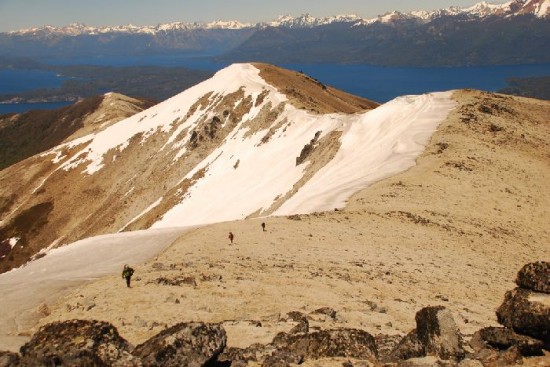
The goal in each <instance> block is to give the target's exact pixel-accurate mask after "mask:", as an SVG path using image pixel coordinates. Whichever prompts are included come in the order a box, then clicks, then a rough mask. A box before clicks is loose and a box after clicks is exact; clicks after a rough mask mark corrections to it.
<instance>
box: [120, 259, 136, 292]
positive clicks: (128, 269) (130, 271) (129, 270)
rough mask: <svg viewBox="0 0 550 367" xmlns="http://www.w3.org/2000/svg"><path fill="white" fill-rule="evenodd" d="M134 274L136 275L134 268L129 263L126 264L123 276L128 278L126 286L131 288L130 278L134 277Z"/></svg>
mask: <svg viewBox="0 0 550 367" xmlns="http://www.w3.org/2000/svg"><path fill="white" fill-rule="evenodd" d="M132 275H134V269H132V268H131V267H130V266H129V265H128V264H126V265H124V269H123V270H122V278H123V279H126V286H127V287H128V288H130V279H132Z"/></svg>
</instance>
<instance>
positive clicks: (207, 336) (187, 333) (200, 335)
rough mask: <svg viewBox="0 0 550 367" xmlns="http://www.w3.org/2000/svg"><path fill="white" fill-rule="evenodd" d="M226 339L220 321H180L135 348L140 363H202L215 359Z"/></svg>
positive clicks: (174, 364)
mask: <svg viewBox="0 0 550 367" xmlns="http://www.w3.org/2000/svg"><path fill="white" fill-rule="evenodd" d="M226 342H227V336H226V334H225V330H224V329H223V328H222V326H221V325H219V324H205V323H200V322H190V323H179V324H176V325H174V326H172V327H170V328H168V329H166V330H163V331H162V332H160V333H159V334H157V335H156V336H154V337H152V338H151V339H149V340H147V341H146V342H145V343H143V344H140V345H138V346H137V347H136V349H135V350H134V352H133V354H134V356H136V357H138V358H140V359H141V361H142V362H143V366H174V367H176V366H178V367H179V366H204V365H206V364H207V363H209V362H212V361H214V360H216V358H217V356H218V355H219V354H220V353H221V352H222V351H223V349H224V348H225V345H226Z"/></svg>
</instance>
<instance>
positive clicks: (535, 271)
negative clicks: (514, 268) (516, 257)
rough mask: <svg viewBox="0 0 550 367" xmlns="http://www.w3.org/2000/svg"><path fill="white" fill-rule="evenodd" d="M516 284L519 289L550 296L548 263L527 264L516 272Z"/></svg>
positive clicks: (549, 266) (549, 263) (549, 265)
mask: <svg viewBox="0 0 550 367" xmlns="http://www.w3.org/2000/svg"><path fill="white" fill-rule="evenodd" d="M516 284H517V285H518V286H519V287H520V288H525V289H530V290H532V291H535V292H541V293H546V294H550V262H547V261H538V262H535V263H531V264H527V265H525V266H524V267H523V268H521V270H520V271H519V272H518V276H517V278H516Z"/></svg>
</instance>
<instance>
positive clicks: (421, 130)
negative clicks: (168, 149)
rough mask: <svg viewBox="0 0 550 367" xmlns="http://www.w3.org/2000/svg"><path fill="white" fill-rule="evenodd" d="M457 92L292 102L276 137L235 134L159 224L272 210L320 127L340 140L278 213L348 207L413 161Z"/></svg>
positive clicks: (297, 176)
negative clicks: (375, 102) (319, 106)
mask: <svg viewBox="0 0 550 367" xmlns="http://www.w3.org/2000/svg"><path fill="white" fill-rule="evenodd" d="M451 94H452V92H445V93H433V94H427V95H422V96H406V97H400V98H397V99H395V100H393V101H391V102H389V103H387V104H385V105H383V106H381V107H378V108H377V109H375V110H372V111H369V112H366V113H363V114H355V115H346V114H331V115H321V116H319V115H312V114H308V113H306V112H304V111H303V110H298V109H296V108H294V107H291V106H288V105H287V107H286V109H285V111H284V113H283V114H282V115H281V116H280V119H283V120H286V121H289V123H288V124H287V125H285V126H284V127H283V128H281V129H279V130H278V131H277V132H276V135H275V136H274V137H273V138H272V139H271V140H270V141H269V142H267V143H263V144H261V140H262V137H263V136H264V133H262V132H259V133H256V134H254V135H252V136H250V137H248V138H245V137H244V136H245V134H246V131H244V130H239V131H237V133H236V134H234V135H230V136H228V138H227V139H226V141H224V142H223V143H222V144H220V146H219V147H218V149H216V150H215V151H214V152H212V153H211V154H210V155H209V157H207V158H206V159H205V160H203V161H202V162H201V163H200V164H199V165H197V166H196V167H195V169H194V170H193V171H191V172H190V173H189V174H188V175H187V177H186V178H188V179H190V178H191V177H192V176H193V175H194V174H195V173H197V172H198V171H200V170H205V174H204V177H203V178H201V179H200V180H198V181H197V182H196V183H194V184H193V185H192V186H191V187H190V188H189V190H188V191H187V194H186V195H185V197H184V198H183V199H182V200H181V202H180V203H179V204H177V205H176V206H174V207H173V208H172V209H170V210H169V211H168V212H167V213H166V214H165V215H164V217H163V218H162V219H160V220H159V221H157V222H156V223H155V224H154V225H153V228H163V227H173V226H177V225H179V224H181V223H186V224H189V225H198V224H206V223H215V222H222V221H229V220H235V219H243V218H246V217H247V216H248V215H250V214H252V213H255V212H258V211H260V212H262V211H266V210H267V209H269V208H270V207H271V205H272V204H273V203H274V201H276V199H277V198H279V197H283V196H285V195H286V194H287V193H289V192H290V191H291V190H292V188H293V186H294V185H295V184H296V183H297V182H298V181H300V180H301V179H302V178H303V176H304V171H305V169H306V168H307V165H308V164H309V162H307V163H305V164H302V165H296V160H295V158H296V157H298V156H299V155H300V152H301V150H302V149H303V147H304V144H306V143H307V142H309V141H310V140H311V139H312V138H313V137H314V136H315V134H316V132H317V131H321V132H322V134H321V136H320V137H319V138H320V139H322V138H323V137H324V136H326V135H327V134H329V133H330V132H332V131H341V132H342V133H343V134H342V136H341V138H340V141H341V143H342V146H341V148H340V149H339V151H338V153H337V154H336V156H335V157H334V159H333V160H332V161H331V162H330V163H329V164H328V165H327V166H326V167H325V168H323V169H321V170H320V171H318V172H317V173H316V174H315V175H314V176H313V178H312V179H311V180H310V181H309V182H308V183H307V184H306V185H305V186H304V187H302V188H301V189H300V190H299V191H298V192H297V193H296V194H295V195H294V197H292V198H291V199H290V200H288V201H287V203H285V204H283V206H282V207H281V208H280V209H279V210H277V211H276V212H275V214H276V215H287V214H295V213H310V212H314V211H319V210H332V209H334V208H335V207H342V206H344V205H345V202H346V200H347V199H348V198H349V197H350V196H351V195H352V194H353V193H355V192H356V191H358V190H360V189H362V188H365V187H367V186H368V185H370V184H372V183H373V182H375V181H377V180H380V179H383V178H385V177H388V176H390V175H393V174H397V173H399V172H401V171H403V170H405V169H407V168H409V167H411V166H412V165H414V162H415V159H416V157H417V156H418V155H419V154H420V153H421V152H422V151H423V149H424V146H425V145H426V144H427V142H428V139H429V137H430V136H431V134H432V133H433V132H434V131H435V129H436V128H437V126H438V125H439V123H440V122H442V121H443V120H444V119H445V117H446V116H447V114H448V113H449V112H450V110H451V109H452V108H453V107H454V105H455V102H454V101H453V100H452V99H451ZM237 161H238V164H237Z"/></svg>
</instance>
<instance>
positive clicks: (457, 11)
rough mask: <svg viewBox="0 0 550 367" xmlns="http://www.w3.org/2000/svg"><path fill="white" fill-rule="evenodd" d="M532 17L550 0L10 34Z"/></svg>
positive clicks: (544, 12) (543, 13)
mask: <svg viewBox="0 0 550 367" xmlns="http://www.w3.org/2000/svg"><path fill="white" fill-rule="evenodd" d="M525 14H532V15H535V16H536V17H539V18H544V17H548V16H550V1H549V0H512V1H508V2H505V3H502V4H490V3H488V2H486V1H481V2H479V3H477V4H475V5H473V6H470V7H464V8H460V7H456V6H451V7H449V8H441V9H436V10H432V11H426V10H415V11H411V12H408V13H402V12H399V11H391V12H388V13H386V14H383V15H378V16H377V17H374V18H362V17H360V16H358V15H355V14H348V15H334V16H327V17H321V18H317V17H314V16H311V15H310V14H308V13H305V14H302V15H299V16H291V15H281V16H279V17H278V18H277V19H275V20H272V21H269V22H259V23H241V22H239V21H235V20H226V21H224V20H216V21H212V22H207V23H201V22H190V23H185V22H172V23H164V24H158V25H156V26H141V27H140V26H134V25H132V24H128V25H126V26H105V27H93V26H86V25H85V24H81V23H72V24H69V25H67V26H63V27H54V26H43V27H35V28H28V29H20V30H14V31H9V32H4V33H8V34H11V35H26V34H34V35H38V34H40V33H43V34H64V35H70V36H76V35H83V34H89V35H96V34H105V33H131V34H136V33H143V34H156V33H160V32H167V31H176V30H192V29H232V30H235V29H245V28H262V27H287V28H295V27H317V26H321V25H327V24H332V23H354V25H356V26H357V25H369V24H372V23H375V22H381V23H388V22H391V21H392V20H395V19H404V18H407V19H418V20H422V21H428V20H433V19H434V18H438V17H441V16H444V15H445V16H449V15H467V16H471V17H477V18H484V17H489V16H495V15H496V16H507V17H510V16H515V15H525Z"/></svg>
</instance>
